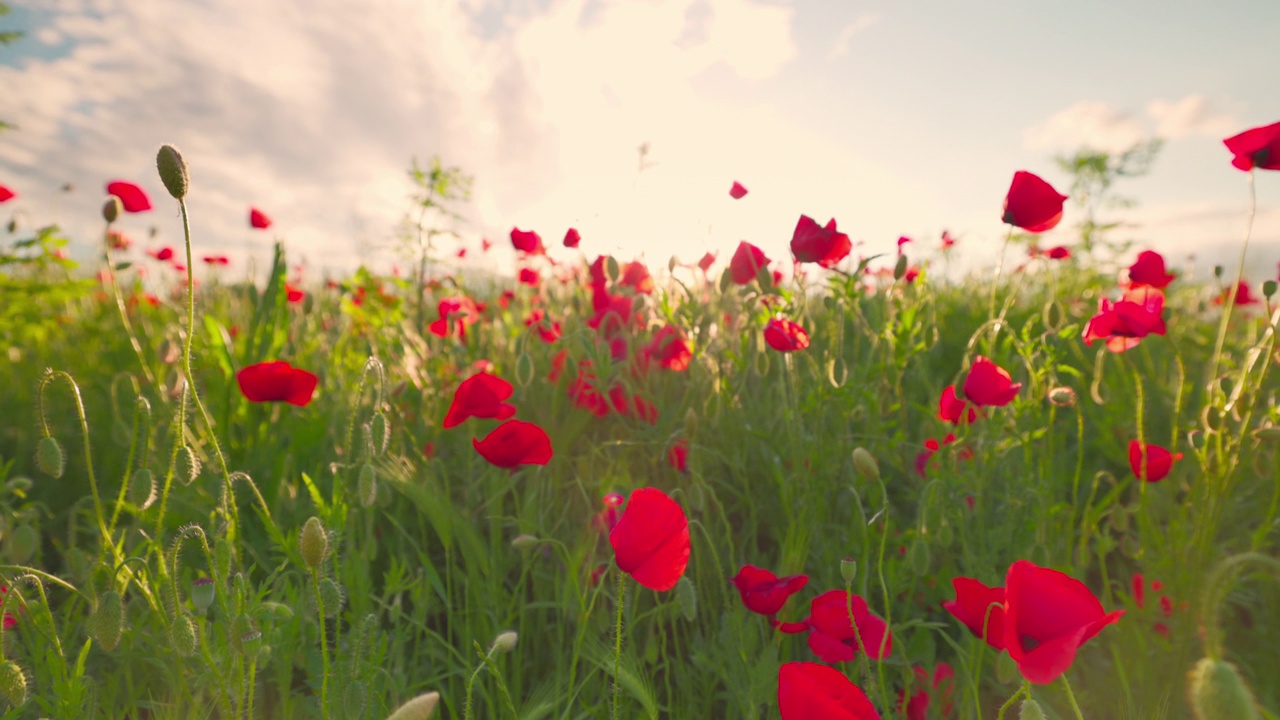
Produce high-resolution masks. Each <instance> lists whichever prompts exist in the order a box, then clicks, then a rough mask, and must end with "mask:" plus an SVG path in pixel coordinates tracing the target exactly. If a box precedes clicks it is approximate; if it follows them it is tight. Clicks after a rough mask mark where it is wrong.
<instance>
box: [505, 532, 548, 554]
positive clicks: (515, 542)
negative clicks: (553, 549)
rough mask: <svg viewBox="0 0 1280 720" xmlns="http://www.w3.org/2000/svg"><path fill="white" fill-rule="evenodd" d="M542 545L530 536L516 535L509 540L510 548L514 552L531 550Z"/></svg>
mask: <svg viewBox="0 0 1280 720" xmlns="http://www.w3.org/2000/svg"><path fill="white" fill-rule="evenodd" d="M541 544H542V541H541V540H539V539H538V538H536V537H534V536H532V535H517V536H515V538H513V539H512V540H511V547H513V548H515V549H516V550H521V551H524V550H532V549H534V548H536V547H538V546H539V545H541Z"/></svg>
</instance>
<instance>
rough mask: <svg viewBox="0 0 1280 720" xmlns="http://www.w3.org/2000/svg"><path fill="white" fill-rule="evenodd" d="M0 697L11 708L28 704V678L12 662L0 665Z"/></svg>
mask: <svg viewBox="0 0 1280 720" xmlns="http://www.w3.org/2000/svg"><path fill="white" fill-rule="evenodd" d="M0 695H3V696H4V699H5V700H8V701H9V705H10V706H11V707H15V708H16V707H21V706H22V705H23V704H24V703H26V702H27V676H26V675H24V674H23V673H22V668H20V667H18V663H16V662H14V661H12V660H6V661H5V662H4V663H3V664H0Z"/></svg>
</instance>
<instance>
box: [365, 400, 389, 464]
mask: <svg viewBox="0 0 1280 720" xmlns="http://www.w3.org/2000/svg"><path fill="white" fill-rule="evenodd" d="M369 435H370V439H371V440H372V441H373V450H374V453H375V454H377V455H382V454H383V453H385V452H386V451H387V446H388V445H390V444H391V424H390V423H388V422H387V416H386V415H384V414H383V413H382V411H378V412H376V413H374V414H373V418H372V419H370V420H369Z"/></svg>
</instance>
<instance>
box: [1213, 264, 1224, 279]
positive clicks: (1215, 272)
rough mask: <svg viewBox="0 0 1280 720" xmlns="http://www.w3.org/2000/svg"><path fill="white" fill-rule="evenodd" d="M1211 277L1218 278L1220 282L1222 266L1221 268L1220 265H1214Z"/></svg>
mask: <svg viewBox="0 0 1280 720" xmlns="http://www.w3.org/2000/svg"><path fill="white" fill-rule="evenodd" d="M1213 276H1214V277H1216V278H1218V279H1219V280H1221V279H1222V266H1221V265H1214V266H1213Z"/></svg>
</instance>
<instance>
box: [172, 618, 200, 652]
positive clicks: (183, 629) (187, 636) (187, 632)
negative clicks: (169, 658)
mask: <svg viewBox="0 0 1280 720" xmlns="http://www.w3.org/2000/svg"><path fill="white" fill-rule="evenodd" d="M199 643H200V636H199V635H198V634H197V629H196V624H195V622H193V621H192V620H191V618H189V617H187V616H186V615H179V616H178V617H176V618H174V619H173V625H170V626H169V644H170V645H172V646H173V649H174V650H175V651H176V652H177V653H178V654H179V655H181V656H183V657H186V656H187V655H190V654H191V653H193V652H195V651H196V645H198V644H199Z"/></svg>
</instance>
